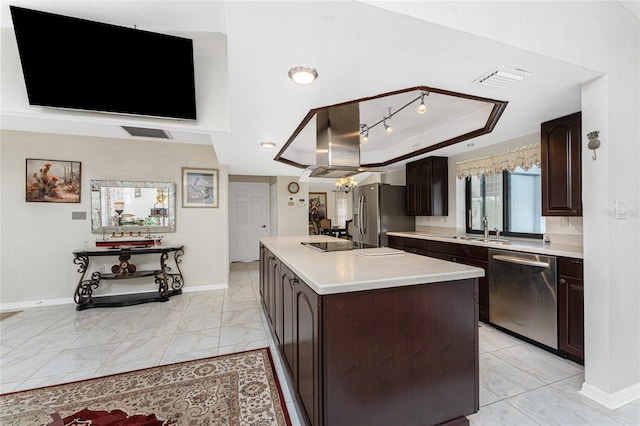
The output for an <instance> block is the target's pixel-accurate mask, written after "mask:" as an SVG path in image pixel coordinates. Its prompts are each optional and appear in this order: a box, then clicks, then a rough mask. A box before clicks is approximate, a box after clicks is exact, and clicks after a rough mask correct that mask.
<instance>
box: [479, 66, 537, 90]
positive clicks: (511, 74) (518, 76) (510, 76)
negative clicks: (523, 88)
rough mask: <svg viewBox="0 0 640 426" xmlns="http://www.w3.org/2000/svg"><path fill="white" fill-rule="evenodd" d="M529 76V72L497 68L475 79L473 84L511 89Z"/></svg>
mask: <svg viewBox="0 0 640 426" xmlns="http://www.w3.org/2000/svg"><path fill="white" fill-rule="evenodd" d="M529 74H531V73H530V72H529V71H525V70H521V69H518V68H499V69H497V70H494V71H491V72H490V73H488V74H484V75H483V76H482V77H480V78H478V79H476V80H475V82H477V83H480V84H483V85H485V86H491V87H502V88H504V87H511V86H513V85H514V84H517V83H520V82H521V81H522V80H524V79H525V77H526V76H527V75H529Z"/></svg>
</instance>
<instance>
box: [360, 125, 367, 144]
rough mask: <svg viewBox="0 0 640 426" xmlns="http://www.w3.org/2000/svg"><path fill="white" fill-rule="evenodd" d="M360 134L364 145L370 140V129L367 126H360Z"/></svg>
mask: <svg viewBox="0 0 640 426" xmlns="http://www.w3.org/2000/svg"><path fill="white" fill-rule="evenodd" d="M360 134H361V135H362V143H367V141H368V140H369V128H368V127H367V125H366V124H360Z"/></svg>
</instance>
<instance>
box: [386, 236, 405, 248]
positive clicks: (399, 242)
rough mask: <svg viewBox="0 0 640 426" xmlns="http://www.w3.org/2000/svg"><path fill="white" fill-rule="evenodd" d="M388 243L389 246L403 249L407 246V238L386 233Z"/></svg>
mask: <svg viewBox="0 0 640 426" xmlns="http://www.w3.org/2000/svg"><path fill="white" fill-rule="evenodd" d="M387 238H388V245H389V247H391V248H394V249H398V250H404V249H405V248H406V247H407V239H406V238H405V237H398V236H397V235H387Z"/></svg>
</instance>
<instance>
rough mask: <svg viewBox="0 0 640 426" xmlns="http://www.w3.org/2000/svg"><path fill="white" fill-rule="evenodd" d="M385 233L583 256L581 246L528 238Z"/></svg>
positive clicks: (551, 253) (568, 255)
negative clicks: (496, 239) (495, 239)
mask: <svg viewBox="0 0 640 426" xmlns="http://www.w3.org/2000/svg"><path fill="white" fill-rule="evenodd" d="M387 235H395V236H398V237H406V238H418V239H424V240H433V241H443V242H447V243H456V244H466V245H476V246H481V247H488V248H497V249H501V250H513V251H521V252H526V253H536V254H544V255H549V256H562V257H570V258H574V259H582V258H583V250H582V246H576V245H569V244H559V243H553V242H552V243H550V244H545V243H544V242H543V241H542V240H536V239H528V238H512V237H501V238H500V239H501V240H507V241H506V242H485V241H474V240H467V239H458V238H452V237H453V235H452V234H447V235H441V234H435V233H428V232H421V231H403V232H387ZM459 236H462V237H465V236H469V237H470V238H482V237H481V236H480V235H465V234H460V235H459Z"/></svg>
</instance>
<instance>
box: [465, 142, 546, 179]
mask: <svg viewBox="0 0 640 426" xmlns="http://www.w3.org/2000/svg"><path fill="white" fill-rule="evenodd" d="M533 166H540V144H539V143H536V144H533V145H527V146H523V147H521V148H516V149H513V150H511V151H508V152H502V153H500V154H494V155H489V156H487V157H480V158H472V159H470V160H465V161H459V162H457V163H456V175H457V177H458V179H464V178H466V177H470V176H476V177H479V176H481V175H485V176H486V175H490V174H495V173H502V171H503V170H508V171H510V172H512V171H514V170H515V169H516V168H517V167H521V168H522V169H524V170H529V169H530V168H531V167H533Z"/></svg>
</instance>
